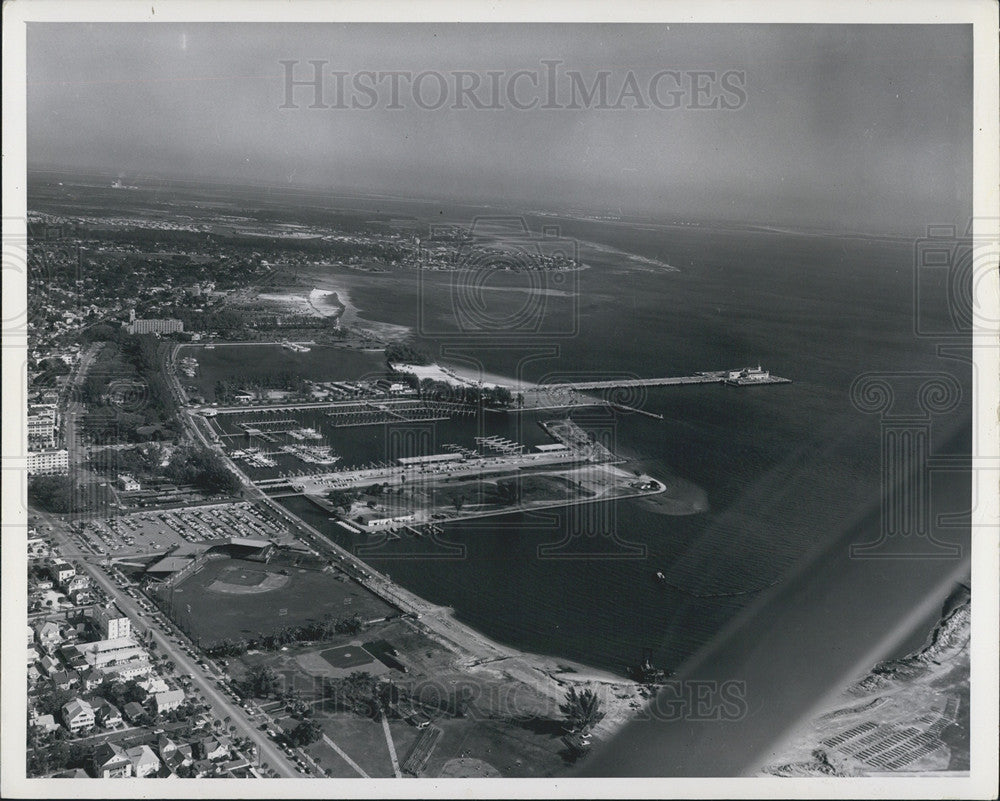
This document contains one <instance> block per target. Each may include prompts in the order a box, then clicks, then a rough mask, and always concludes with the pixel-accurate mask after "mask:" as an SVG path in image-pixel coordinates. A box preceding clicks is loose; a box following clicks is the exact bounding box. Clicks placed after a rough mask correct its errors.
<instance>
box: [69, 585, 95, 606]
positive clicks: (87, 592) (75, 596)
mask: <svg viewBox="0 0 1000 801" xmlns="http://www.w3.org/2000/svg"><path fill="white" fill-rule="evenodd" d="M69 599H70V600H71V601H72V602H73V605H74V606H87V604H92V603H93V602H94V593H93V591H92V590H91V589H90V588H89V587H84V588H82V589H76V590H71V591H70V593H69Z"/></svg>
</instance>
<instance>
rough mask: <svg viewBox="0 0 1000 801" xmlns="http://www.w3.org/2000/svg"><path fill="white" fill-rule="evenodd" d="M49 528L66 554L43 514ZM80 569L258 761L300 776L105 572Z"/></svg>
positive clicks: (57, 527) (59, 532)
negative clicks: (233, 729)
mask: <svg viewBox="0 0 1000 801" xmlns="http://www.w3.org/2000/svg"><path fill="white" fill-rule="evenodd" d="M41 516H42V517H43V518H45V519H47V520H48V521H49V522H50V523H51V525H52V532H51V533H52V534H53V536H54V537H55V539H57V540H58V541H59V544H60V547H61V548H62V547H63V546H65V547H66V551H67V553H69V552H70V550H71V549H72V547H73V546H72V542H71V540H70V539H69V537H68V535H67V534H66V532H65V531H64V530H63V528H62V523H61V521H59V520H58V519H55V518H52V517H50V516H49V515H45V514H42V515H41ZM79 564H80V566H81V567H82V568H83V569H84V570H85V571H86V572H87V574H88V575H89V576H90V577H91V579H93V581H94V582H95V583H96V584H98V585H100V587H101V588H102V589H103V590H104V591H105V592H106V593H107V594H108V597H110V598H113V599H114V600H115V602H116V603H117V604H118V607H119V609H121V610H122V611H123V612H124V613H125V614H127V615H128V616H129V617H130V618H131V619H132V621H133V623H134V624H135V625H136V628H137V629H139V630H140V631H143V632H147V631H148V632H149V633H150V634H151V635H152V636H153V639H154V640H155V641H156V643H157V646H158V648H159V651H160V653H162V654H165V655H166V656H167V657H168V658H169V659H170V660H171V661H173V663H174V664H175V665H176V666H177V672H179V673H181V674H184V675H187V676H189V677H190V678H191V680H192V682H193V683H194V684H195V685H197V687H198V688H199V689H200V690H201V691H202V693H204V695H205V698H206V699H208V701H209V703H210V704H211V705H212V707H213V709H214V710H215V713H216V716H217V717H219V718H225V717H226V716H227V715H228V716H229V717H230V718H232V721H233V724H234V725H235V726H236V727H237V729H239V730H241V734H242V735H243V736H245V737H249V738H250V740H251V741H252V742H253V743H254V744H255V745H256V746H257V750H258V753H259V754H260V758H261V762H267V763H268V764H269V765H270V766H271V767H272V768H274V770H275V771H276V772H277V773H279V774H280V775H282V776H286V777H297V776H299V773H298V772H297V771H296V770H295V766H294V765H293V764H292V763H291V762H290V761H289V760H288V757H287V756H286V755H285V754H284V753H283V752H282V751H281V749H279V748H278V746H277V745H275V743H274V742H272V741H271V740H270V738H268V737H267V735H266V734H264V733H263V732H261V731H260V730H259V729H258V728H257V727H256V726H255V725H254V724H253V722H252V721H250V720H249V719H248V717H247V715H246V712H245V711H244V710H243V709H242V707H239V706H237V705H236V704H234V703H233V702H232V701H230V700H229V698H227V697H226V696H225V695H224V694H223V693H222V692H221V691H220V690H219V689H218V688H217V687H216V686H215V685H214V684H213V683H212V681H211V680H210V679H209V678H208V676H207V675H206V673H205V671H204V670H202V669H201V668H200V667H198V665H197V664H196V662H195V660H194V659H192V658H191V657H190V656H188V655H187V654H186V653H185V652H184V651H183V650H182V649H181V647H180V646H179V645H177V643H175V642H174V641H173V640H172V639H170V638H169V637H168V636H166V635H165V634H164V633H163V632H162V631H160V630H159V628H157V627H156V626H155V625H151V624H150V622H149V620H148V618H146V617H145V616H140V613H139V612H140V610H139V607H138V605H137V604H136V602H135V601H134V600H133V599H132V598H130V597H129V596H128V595H126V594H125V593H124V592H123V591H122V590H121V588H120V587H118V585H117V584H115V583H114V582H113V581H112V580H111V579H110V578H108V577H107V575H105V573H104V572H103V571H102V570H100V569H99V568H98V567H96V566H95V565H92V564H90V563H89V562H88V561H86V559H82V560H81V561H80V562H79Z"/></svg>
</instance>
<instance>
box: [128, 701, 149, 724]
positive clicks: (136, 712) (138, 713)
mask: <svg viewBox="0 0 1000 801" xmlns="http://www.w3.org/2000/svg"><path fill="white" fill-rule="evenodd" d="M122 714H123V715H124V716H125V720H127V721H128V722H129V723H137V722H139V721H140V720H142V719H143V718H145V717H146V714H147V713H146V710H145V709H143V708H142V705H141V704H139V703H136V702H135V701H129V702H128V703H127V704H125V706H124V707H123V708H122Z"/></svg>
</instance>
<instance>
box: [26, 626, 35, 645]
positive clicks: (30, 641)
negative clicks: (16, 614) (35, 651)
mask: <svg viewBox="0 0 1000 801" xmlns="http://www.w3.org/2000/svg"><path fill="white" fill-rule="evenodd" d="M34 644H35V630H34V629H33V628H31V626H28V645H34Z"/></svg>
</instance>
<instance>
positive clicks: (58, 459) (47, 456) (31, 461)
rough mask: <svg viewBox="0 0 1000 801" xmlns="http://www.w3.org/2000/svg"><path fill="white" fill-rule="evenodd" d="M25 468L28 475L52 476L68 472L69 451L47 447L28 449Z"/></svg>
mask: <svg viewBox="0 0 1000 801" xmlns="http://www.w3.org/2000/svg"><path fill="white" fill-rule="evenodd" d="M26 468H27V471H28V475H29V476H52V475H59V474H61V473H68V472H69V453H68V452H67V451H66V450H56V449H48V450H43V451H28V456H27V463H26Z"/></svg>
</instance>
